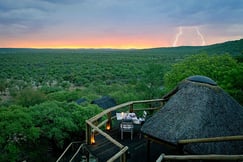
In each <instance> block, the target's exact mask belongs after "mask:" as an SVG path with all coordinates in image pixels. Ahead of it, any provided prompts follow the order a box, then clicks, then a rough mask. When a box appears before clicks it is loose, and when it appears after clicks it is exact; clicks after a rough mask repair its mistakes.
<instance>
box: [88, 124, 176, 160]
mask: <svg viewBox="0 0 243 162" xmlns="http://www.w3.org/2000/svg"><path fill="white" fill-rule="evenodd" d="M140 128H141V126H140V125H135V128H134V134H133V140H131V138H130V133H124V139H123V140H121V136H120V129H119V124H118V123H115V124H114V123H113V127H112V129H111V130H110V131H106V133H108V134H109V135H110V136H111V137H112V138H114V139H115V140H117V141H118V142H120V143H121V144H122V145H124V146H128V148H129V149H128V152H127V161H128V162H145V161H156V159H157V158H158V157H159V156H160V154H161V153H166V154H169V153H170V152H171V151H172V150H169V149H168V148H166V147H165V146H162V145H159V144H157V143H151V144H150V157H149V159H148V157H147V139H146V138H144V137H143V135H141V134H140V133H141V132H140ZM86 149H87V150H88V151H89V152H90V154H92V155H93V156H94V157H95V158H96V159H97V161H99V162H104V161H107V160H108V159H109V158H111V157H112V156H113V155H115V154H116V153H117V152H119V148H118V147H117V146H116V145H114V144H113V143H111V142H110V141H109V140H107V139H106V138H105V137H104V136H102V135H96V136H95V144H93V145H86ZM117 161H119V159H118V160H117Z"/></svg>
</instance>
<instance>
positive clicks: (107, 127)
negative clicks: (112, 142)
mask: <svg viewBox="0 0 243 162" xmlns="http://www.w3.org/2000/svg"><path fill="white" fill-rule="evenodd" d="M105 129H106V130H110V129H111V121H110V120H108V121H107V122H106V126H105Z"/></svg>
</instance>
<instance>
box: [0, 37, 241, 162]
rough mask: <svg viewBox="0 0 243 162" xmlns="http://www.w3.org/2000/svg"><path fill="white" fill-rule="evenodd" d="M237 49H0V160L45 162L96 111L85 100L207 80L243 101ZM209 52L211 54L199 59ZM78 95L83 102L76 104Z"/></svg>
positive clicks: (122, 97)
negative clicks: (199, 77) (187, 80)
mask: <svg viewBox="0 0 243 162" xmlns="http://www.w3.org/2000/svg"><path fill="white" fill-rule="evenodd" d="M241 42H242V40H241ZM241 44H242V43H241ZM241 44H240V43H238V44H237V45H240V48H233V49H234V50H233V52H234V53H230V50H229V49H228V48H227V50H226V51H227V52H228V54H226V55H225V54H224V53H220V54H218V53H217V51H220V50H222V49H223V47H224V46H222V48H220V47H221V46H219V45H217V46H212V47H210V46H208V47H178V48H161V49H160V48H158V49H149V50H148V49H146V50H33V49H0V60H1V62H0V68H1V72H0V78H1V79H0V94H1V99H0V102H1V103H0V129H1V130H4V131H0V148H1V149H0V154H1V156H0V161H23V160H27V161H47V159H48V161H50V160H51V157H52V156H53V155H52V154H51V153H50V152H52V151H50V150H54V151H59V150H62V149H63V148H65V147H66V146H67V145H68V144H69V143H70V142H71V141H75V140H83V139H84V131H85V120H86V119H88V118H90V117H92V116H94V115H95V114H97V113H99V112H101V111H102V109H101V108H99V107H98V106H96V105H93V104H90V103H91V101H92V100H94V99H97V98H99V97H101V96H105V95H109V96H111V97H113V98H114V99H115V100H116V101H117V103H118V104H120V103H124V102H127V101H131V100H143V99H153V98H161V97H162V96H163V95H164V94H165V93H167V92H168V91H170V90H171V89H173V88H174V87H175V86H176V85H177V84H178V83H179V82H180V81H181V80H183V79H185V78H187V77H189V76H191V75H205V76H208V77H210V78H212V79H213V80H215V81H216V82H217V83H218V85H219V86H220V87H222V88H223V89H225V90H226V91H227V92H228V93H229V94H231V95H232V96H233V97H234V98H235V99H236V100H237V101H238V102H240V103H241V104H243V97H242V96H243V92H242V81H243V78H242V77H243V76H242V73H243V63H242V60H243V59H242V58H243V55H242V54H243V52H242V45H241ZM227 47H232V46H227ZM219 49H220V50H219ZM235 49H238V50H235ZM224 50H225V49H224ZM240 50H241V51H240ZM207 51H213V53H212V52H210V53H208V54H202V52H203V53H206V52H207ZM220 52H221V51H220ZM222 54H223V55H222ZM80 98H84V99H85V102H83V103H81V104H80V105H79V104H77V103H76V101H77V100H78V99H80ZM43 155H44V156H43ZM37 159H38V160H37ZM55 160H56V159H53V161H55ZM51 161H52V160H51Z"/></svg>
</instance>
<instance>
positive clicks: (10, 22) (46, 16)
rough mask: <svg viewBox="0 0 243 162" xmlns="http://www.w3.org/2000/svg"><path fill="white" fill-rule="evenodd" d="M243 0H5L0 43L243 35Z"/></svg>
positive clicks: (170, 41) (130, 44) (91, 43)
mask: <svg viewBox="0 0 243 162" xmlns="http://www.w3.org/2000/svg"><path fill="white" fill-rule="evenodd" d="M242 16H243V0H203V1H201V0H1V1H0V47H37V48H46V47H48V48H50V47H51V48H63V47H65V48H150V47H168V46H180V45H208V44H214V43H219V42H225V41H229V40H236V39H241V38H242V37H243V18H242Z"/></svg>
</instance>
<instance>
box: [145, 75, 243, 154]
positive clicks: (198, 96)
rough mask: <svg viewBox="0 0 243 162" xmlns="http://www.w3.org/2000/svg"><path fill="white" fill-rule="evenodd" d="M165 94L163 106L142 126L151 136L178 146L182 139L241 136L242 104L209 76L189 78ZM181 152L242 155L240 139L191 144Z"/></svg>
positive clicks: (147, 134)
mask: <svg viewBox="0 0 243 162" xmlns="http://www.w3.org/2000/svg"><path fill="white" fill-rule="evenodd" d="M166 97H167V98H168V101H167V103H166V104H165V106H164V107H163V108H162V109H160V110H159V111H158V112H156V113H155V114H154V115H153V116H152V117H151V118H149V119H148V120H147V121H146V122H145V123H144V125H143V126H142V128H141V131H142V133H144V134H145V135H146V136H147V137H149V138H150V139H156V141H160V142H166V143H169V144H171V145H174V146H178V145H177V144H178V141H179V140H184V139H197V138H210V137H222V136H235V135H243V107H242V106H241V105H240V104H239V103H237V102H236V100H234V99H233V98H232V97H231V96H229V95H228V94H227V93H226V92H225V91H224V90H222V89H221V88H220V87H219V86H217V84H216V83H215V82H214V81H213V80H212V79H210V78H208V77H204V76H192V77H189V78H187V79H185V80H184V81H182V82H181V83H180V84H179V85H178V86H177V88H175V90H174V91H173V93H169V94H168V95H166ZM166 97H165V98H166ZM183 151H184V152H189V153H192V154H242V153H243V141H230V142H229V141H228V142H212V143H191V144H187V145H185V146H184V148H183Z"/></svg>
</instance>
